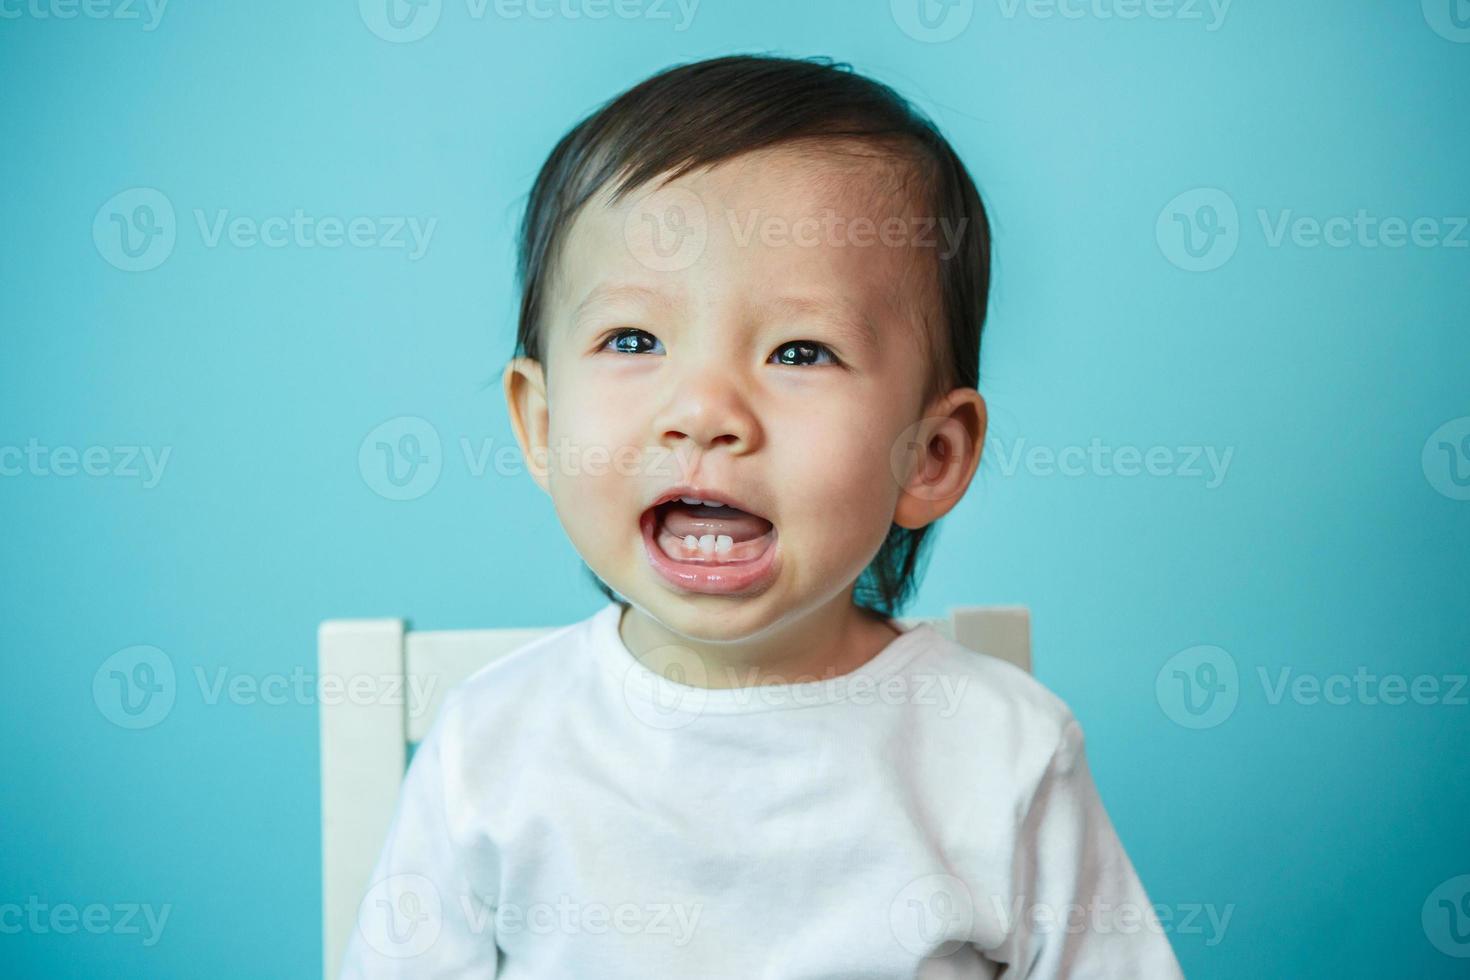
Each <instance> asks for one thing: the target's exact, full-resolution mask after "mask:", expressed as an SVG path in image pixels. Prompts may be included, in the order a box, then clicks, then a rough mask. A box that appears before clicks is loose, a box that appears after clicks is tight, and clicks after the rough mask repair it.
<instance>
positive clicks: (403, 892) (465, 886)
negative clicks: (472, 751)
mask: <svg viewBox="0 0 1470 980" xmlns="http://www.w3.org/2000/svg"><path fill="white" fill-rule="evenodd" d="M453 702H454V695H453V694H452V693H451V694H450V695H449V697H448V698H447V699H446V701H445V703H444V705H443V707H442V708H441V709H440V711H439V714H438V716H437V717H436V718H435V721H434V723H433V725H432V726H431V727H430V729H429V732H428V733H427V734H426V735H425V736H424V740H423V741H422V742H420V743H419V747H418V750H417V751H416V752H415V753H414V755H413V759H412V761H411V762H410V763H409V766H408V771H407V773H406V774H405V775H404V778H403V785H402V788H401V789H400V790H399V792H398V802H397V804H396V806H395V808H394V812H393V819H392V822H391V824H390V826H389V829H388V839H387V841H386V843H385V844H384V845H383V850H382V852H381V854H380V855H379V857H378V861H377V864H376V865H375V867H374V868H373V873H372V877H371V878H370V879H369V882H368V890H367V893H366V895H365V896H364V897H363V899H362V902H361V903H360V904H359V906H358V910H357V922H356V925H355V927H354V928H353V930H352V934H351V937H350V938H349V940H348V943H347V952H346V955H345V956H344V958H343V964H342V972H341V974H340V976H341V980H399V978H405V980H406V978H410V977H411V978H413V980H437V978H448V977H455V978H466V980H494V978H495V976H496V972H497V969H498V951H497V949H496V945H495V928H494V925H495V909H494V906H493V904H492V901H491V900H489V899H487V898H485V897H483V896H481V895H480V894H479V892H478V891H477V890H476V889H475V888H474V886H473V883H472V880H471V873H470V869H471V868H475V867H476V866H477V864H476V862H477V860H478V859H479V857H480V855H478V854H477V853H476V852H475V849H474V848H472V847H468V846H465V845H464V844H463V843H462V842H461V841H460V840H458V839H457V838H456V827H455V821H454V819H452V817H453V816H454V815H455V814H456V813H459V812H460V811H461V810H462V808H461V807H456V806H455V805H454V803H453V801H454V800H457V799H459V796H458V795H457V794H454V793H452V792H450V787H451V783H452V780H447V779H446V768H450V767H446V765H445V760H444V754H445V742H446V729H447V728H448V727H449V718H450V715H451V714H452V705H453Z"/></svg>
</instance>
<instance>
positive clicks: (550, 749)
mask: <svg viewBox="0 0 1470 980" xmlns="http://www.w3.org/2000/svg"><path fill="white" fill-rule="evenodd" d="M621 613H622V607H621V606H619V605H617V604H615V603H612V602H609V603H608V604H607V605H606V606H604V607H603V608H602V609H601V610H599V611H598V612H597V613H595V614H594V615H592V616H590V617H588V618H587V619H585V620H583V621H581V622H579V623H574V624H572V625H571V626H567V627H563V628H561V629H558V630H556V631H554V632H552V633H549V634H547V635H545V636H543V637H541V638H540V639H538V640H536V641H535V642H533V643H530V644H528V645H526V646H525V647H523V648H521V649H519V650H517V651H516V652H514V653H512V654H509V655H507V656H505V657H503V658H501V659H498V660H496V661H494V662H492V663H490V664H489V665H487V666H485V667H484V668H483V669H481V670H479V671H478V672H477V673H475V674H474V675H472V676H471V677H470V678H468V679H467V680H465V681H463V682H461V683H460V684H458V685H456V686H455V687H454V688H453V689H451V691H450V692H448V694H447V696H446V698H445V701H444V704H443V706H442V708H441V709H440V712H439V714H438V715H437V716H436V718H435V720H434V722H433V724H432V726H431V728H430V731H429V733H428V734H427V736H426V737H425V738H424V741H423V743H422V744H421V745H420V746H419V747H418V750H417V751H416V752H415V753H414V756H413V759H412V761H411V763H410V765H409V768H408V772H407V775H406V776H405V778H404V783H403V788H402V791H401V793H400V796H399V800H398V804H397V808H396V811H395V813H394V817H393V822H392V826H391V829H390V831H389V834H388V840H387V843H386V845H385V846H384V849H383V851H382V854H381V856H380V857H379V859H378V862H377V866H376V868H375V869H374V872H373V876H372V879H371V881H372V886H371V888H370V890H369V892H368V894H367V896H366V897H365V898H364V901H363V903H362V905H361V907H360V910H359V916H358V925H357V928H356V929H354V931H353V934H352V938H351V941H350V943H349V946H348V950H347V955H346V960H345V965H344V971H343V973H342V976H343V977H344V978H349V980H359V978H381V977H404V978H408V977H411V978H414V980H433V978H441V977H455V978H492V977H493V978H499V980H527V978H535V980H559V978H564V980H690V978H711V980H713V978H731V980H737V978H738V980H764V978H772V980H774V978H790V980H796V978H800V980H854V978H870V980H879V978H895V980H897V978H910V977H919V978H950V977H956V978H957V977H966V978H985V977H990V978H994V977H1000V976H1004V977H1005V978H1006V980H1016V978H1060V977H1077V978H1087V980H1108V978H1117V980H1176V978H1179V977H1180V976H1181V974H1180V970H1179V965H1178V962H1177V961H1176V959H1175V957H1174V953H1173V950H1172V949H1171V948H1170V945H1169V940H1168V938H1167V936H1166V935H1165V934H1164V932H1163V929H1162V927H1161V926H1160V925H1159V921H1158V918H1157V916H1156V915H1155V913H1154V910H1153V908H1152V906H1151V905H1150V903H1149V900H1148V897H1147V896H1146V894H1145V893H1144V889H1143V887H1142V885H1141V884H1140V882H1139V880H1138V877H1137V875H1136V873H1135V872H1134V869H1133V865H1132V863H1131V862H1130V861H1129V859H1128V856H1127V854H1126V853H1125V851H1124V849H1123V846H1122V844H1121V843H1120V841H1119V840H1118V837H1117V835H1116V833H1115V832H1114V829H1113V826H1112V824H1111V822H1110V821H1109V819H1108V815H1107V812H1106V811H1105V810H1104V808H1103V805H1102V801H1101V800H1100V799H1099V797H1098V793H1097V789H1096V788H1095V786H1094V784H1093V781H1092V777H1091V774H1090V772H1089V769H1088V766H1087V761H1086V756H1085V754H1084V751H1083V734H1082V730H1081V728H1080V727H1079V726H1078V724H1077V721H1076V720H1075V719H1074V718H1073V717H1072V714H1071V712H1070V711H1069V710H1068V708H1067V706H1066V704H1065V703H1064V702H1063V701H1062V700H1061V699H1060V698H1058V697H1057V696H1056V695H1054V694H1052V693H1051V692H1050V691H1048V690H1047V689H1046V688H1044V687H1043V686H1042V685H1041V684H1040V683H1039V682H1037V681H1036V680H1035V679H1033V678H1032V677H1031V676H1030V675H1029V674H1027V673H1026V672H1025V671H1023V670H1020V669H1019V668H1017V667H1014V666H1012V665H1011V664H1009V663H1006V662H1004V661H1002V660H999V659H997V658H994V657H988V656H984V655H981V654H977V653H975V652H973V651H971V650H969V649H967V648H965V647H962V646H960V645H958V644H957V643H955V642H952V641H950V640H947V639H945V637H944V636H943V635H942V634H940V633H939V632H938V631H937V630H935V629H934V628H933V627H932V626H929V625H927V624H923V625H919V626H916V627H913V628H910V629H908V630H907V631H906V632H903V634H902V635H901V636H899V637H897V638H895V639H894V640H892V641H891V642H890V643H889V644H888V646H886V647H885V648H884V649H883V650H882V651H881V652H880V653H879V654H878V655H877V656H876V657H874V658H873V659H872V660H870V661H869V662H868V663H866V664H864V665H863V666H862V667H860V668H858V669H857V670H855V671H852V672H850V673H848V674H845V675H842V676H839V677H832V678H826V679H822V680H812V681H806V682H800V683H792V684H782V685H768V686H764V687H762V686H750V687H744V688H727V689H707V688H703V687H699V686H695V685H689V684H685V683H681V682H680V680H679V679H677V678H676V679H673V680H670V679H667V678H664V677H662V676H660V675H658V674H656V673H654V672H652V671H650V670H648V669H647V668H646V667H644V666H643V664H642V663H640V662H639V661H638V660H637V659H636V658H635V657H634V656H633V655H632V653H631V652H630V651H629V650H628V648H627V646H626V645H625V644H624V643H623V642H622V639H621V637H620V636H619V634H618V622H619V619H620V616H621ZM890 622H891V623H892V625H893V626H894V627H895V628H898V629H900V630H902V629H903V627H902V626H901V625H900V624H898V623H897V622H892V621H890Z"/></svg>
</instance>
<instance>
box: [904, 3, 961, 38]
mask: <svg viewBox="0 0 1470 980" xmlns="http://www.w3.org/2000/svg"><path fill="white" fill-rule="evenodd" d="M888 6H889V10H890V11H891V12H892V14H893V22H894V23H895V24H897V25H898V29H899V30H901V31H903V32H904V33H905V34H907V35H908V36H909V37H911V38H913V39H914V40H915V41H922V42H924V43H925V44H940V43H943V42H944V41H952V40H954V39H955V38H957V37H959V36H960V34H962V33H964V30H965V28H967V27H969V26H970V19H971V18H972V17H974V16H975V0H889V5H888Z"/></svg>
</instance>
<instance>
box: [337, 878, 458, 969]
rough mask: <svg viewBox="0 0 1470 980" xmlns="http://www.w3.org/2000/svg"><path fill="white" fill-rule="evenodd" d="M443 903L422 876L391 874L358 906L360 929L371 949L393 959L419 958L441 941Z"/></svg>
mask: <svg viewBox="0 0 1470 980" xmlns="http://www.w3.org/2000/svg"><path fill="white" fill-rule="evenodd" d="M443 926H444V903H443V900H442V899H441V898H440V897H439V889H438V888H435V887H434V883H433V882H432V881H430V880H429V879H428V878H425V877H424V876H423V875H413V874H402V875H392V876H391V877H388V878H384V879H383V880H382V881H380V882H378V883H377V884H375V885H373V887H372V888H371V889H369V890H368V893H367V894H366V895H365V896H363V899H362V902H361V904H359V905H358V907H357V928H358V931H359V932H360V933H361V934H362V938H363V939H364V940H365V941H366V942H367V944H368V945H369V946H371V947H372V948H373V949H375V950H377V951H378V952H379V953H382V954H383V955H384V956H391V957H393V958H394V959H406V958H408V957H410V956H419V955H421V954H423V953H425V952H427V951H428V950H429V948H430V947H431V946H433V945H434V942H435V941H436V940H437V939H438V938H439V931H440V930H441V929H442V928H443Z"/></svg>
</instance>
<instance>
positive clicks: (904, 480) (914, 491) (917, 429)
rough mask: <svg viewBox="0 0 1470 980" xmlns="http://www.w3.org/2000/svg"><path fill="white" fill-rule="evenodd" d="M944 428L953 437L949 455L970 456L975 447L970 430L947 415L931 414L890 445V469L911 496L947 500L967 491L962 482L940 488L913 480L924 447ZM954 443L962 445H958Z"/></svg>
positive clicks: (944, 431) (943, 431)
mask: <svg viewBox="0 0 1470 980" xmlns="http://www.w3.org/2000/svg"><path fill="white" fill-rule="evenodd" d="M941 432H942V433H943V434H944V437H945V438H947V439H948V440H949V441H950V446H951V448H949V449H948V450H947V452H946V455H947V456H953V457H960V458H966V457H968V455H969V453H970V452H971V450H973V448H974V445H973V443H972V442H971V441H970V433H969V430H967V429H966V428H965V427H964V426H963V425H961V424H960V423H959V421H958V420H957V419H954V418H952V417H950V416H948V415H934V416H929V417H928V418H922V419H920V420H919V421H917V422H915V423H914V424H912V425H910V426H907V427H905V428H904V430H903V431H902V432H900V433H899V434H898V438H897V439H895V440H893V445H892V446H890V447H889V449H888V470H889V472H890V473H892V474H893V479H894V480H895V481H897V483H898V485H899V486H900V487H902V488H903V491H904V492H905V493H907V494H908V495H909V496H911V497H916V498H918V499H920V500H948V499H950V498H952V497H955V496H958V495H959V494H960V493H963V492H964V489H965V488H964V486H962V485H961V486H946V487H943V488H941V487H938V486H930V485H928V484H924V483H912V482H911V481H912V480H913V477H914V473H915V472H916V471H917V470H918V468H919V467H921V466H923V465H924V458H925V454H926V450H925V447H926V446H928V444H929V442H930V441H932V440H933V439H934V438H936V437H937V436H939V435H940V433H941ZM954 446H958V447H959V448H958V449H955V448H953V447H954Z"/></svg>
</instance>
